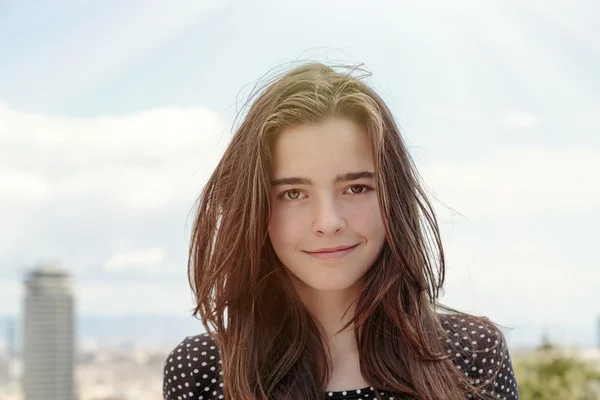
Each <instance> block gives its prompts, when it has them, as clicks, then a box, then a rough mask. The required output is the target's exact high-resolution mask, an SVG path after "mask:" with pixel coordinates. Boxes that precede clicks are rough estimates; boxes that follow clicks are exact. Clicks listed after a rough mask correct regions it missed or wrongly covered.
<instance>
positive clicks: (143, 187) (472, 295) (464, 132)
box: [0, 0, 600, 346]
mask: <svg viewBox="0 0 600 400" xmlns="http://www.w3.org/2000/svg"><path fill="white" fill-rule="evenodd" d="M36 7H37V8H32V7H31V6H28V5H26V4H24V3H22V2H18V1H4V2H1V3H0V60H1V61H0V313H5V314H18V313H20V312H21V307H22V305H21V304H22V296H23V292H24V291H23V287H22V281H23V278H24V275H25V273H26V271H28V270H29V269H30V268H32V267H34V266H35V265H40V264H42V263H47V262H55V263H58V264H60V265H63V266H64V267H65V268H67V269H69V270H70V271H71V272H72V274H73V276H74V278H75V281H76V295H77V307H78V312H79V313H81V314H85V315H127V314H136V313H138V314H140V313H143V314H157V315H158V314H162V315H182V316H184V315H189V313H190V309H191V308H192V298H191V292H190V290H189V287H188V284H187V278H186V268H187V250H188V242H189V232H190V227H191V224H192V223H193V218H194V203H195V201H196V199H197V197H198V195H199V193H200V191H201V189H202V185H203V184H204V182H206V180H207V178H208V177H209V176H210V173H211V172H212V168H214V166H215V165H216V163H217V162H218V160H219V157H220V154H221V153H222V151H223V149H224V148H225V146H226V145H227V142H228V140H229V138H230V137H231V132H232V127H233V123H234V118H235V116H236V114H237V113H238V112H239V111H240V110H242V109H243V105H244V102H245V100H246V97H247V96H248V95H249V94H250V91H251V89H252V87H253V86H254V84H256V83H257V82H260V79H261V78H262V77H263V76H265V74H267V76H269V74H274V73H276V72H279V71H281V68H285V67H286V66H289V63H291V62H302V61H324V62H337V63H346V64H359V63H363V68H365V69H367V70H368V71H370V72H371V73H372V74H373V75H372V76H371V77H370V78H368V79H367V82H368V83H369V84H370V85H371V86H373V87H374V88H375V90H377V92H378V93H379V94H380V95H381V96H382V97H383V99H384V100H385V101H386V102H387V104H388V105H389V107H390V109H391V110H392V112H393V114H394V117H395V118H396V121H397V122H398V124H399V126H400V128H401V131H402V134H403V136H404V138H405V140H406V142H407V143H408V145H409V148H410V152H411V155H412V157H413V158H414V160H415V163H416V164H417V168H418V169H419V171H420V173H421V175H422V176H423V179H424V182H425V184H426V188H427V190H428V192H429V193H430V195H431V199H432V200H433V201H434V205H435V208H436V211H437V212H438V217H439V219H440V228H441V231H442V235H443V236H442V238H443V241H444V249H445V251H446V255H447V279H446V287H445V293H444V296H443V298H442V302H443V303H445V304H447V305H450V306H452V307H455V308H458V309H461V310H463V311H467V312H472V313H477V314H480V315H486V316H488V317H489V318H491V319H492V320H494V321H497V322H498V323H500V324H502V325H503V326H505V327H508V328H509V330H510V332H509V333H508V334H507V339H508V340H509V342H513V343H515V344H526V343H528V344H530V343H531V342H532V341H533V340H537V338H538V336H539V335H540V334H541V333H544V332H546V333H547V334H548V335H549V336H550V337H551V338H552V339H554V340H555V341H558V342H561V343H564V344H576V345H585V346H589V345H592V344H594V343H596V342H597V341H598V340H600V332H598V331H599V330H600V322H598V321H599V320H598V318H599V316H600V305H599V304H600V294H599V293H600V264H599V261H598V256H597V248H598V245H597V240H598V239H599V238H600V236H599V235H598V233H597V226H598V225H600V134H599V133H600V75H599V74H598V73H597V71H598V70H600V30H598V29H597V25H596V24H597V21H598V18H600V4H599V3H598V2H596V1H594V0H590V1H584V0H577V1H568V2H567V1H541V0H540V1H533V0H532V1H528V2H520V1H517V0H506V1H490V2H479V1H475V0H457V1H453V2H447V1H442V0H424V1H421V2H409V1H398V0H395V1H371V2H369V3H368V5H367V4H366V3H365V2H364V1H356V0H346V1H337V0H334V1H328V2H321V1H316V0H305V1H302V2H300V1H296V2H290V1H275V0H270V1H269V0H264V1H259V0H257V1H253V2H242V1H225V0H224V1H210V0H205V1H202V2H198V1H180V2H167V1H145V2H141V1H119V2H117V1H91V2H76V1H55V2H52V3H51V4H50V2H45V3H40V4H38V5H37V6H36Z"/></svg>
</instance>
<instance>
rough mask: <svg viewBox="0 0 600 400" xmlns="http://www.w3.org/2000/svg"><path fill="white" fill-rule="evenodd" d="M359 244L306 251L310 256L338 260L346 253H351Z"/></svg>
mask: <svg viewBox="0 0 600 400" xmlns="http://www.w3.org/2000/svg"><path fill="white" fill-rule="evenodd" d="M357 246H358V244H355V245H354V246H350V247H346V248H342V249H339V250H333V251H331V250H328V251H317V252H309V251H307V252H306V253H307V254H308V255H309V256H311V257H313V258H316V259H319V260H337V259H340V258H343V257H345V256H346V255H348V254H350V253H351V252H352V251H353V250H354V249H355V248H356V247H357Z"/></svg>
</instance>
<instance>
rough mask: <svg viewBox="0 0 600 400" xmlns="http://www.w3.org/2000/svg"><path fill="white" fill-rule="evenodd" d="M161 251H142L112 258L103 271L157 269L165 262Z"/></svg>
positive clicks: (163, 253)
mask: <svg viewBox="0 0 600 400" xmlns="http://www.w3.org/2000/svg"><path fill="white" fill-rule="evenodd" d="M165 255H166V254H165V251H164V250H163V249H160V248H158V249H143V250H138V251H132V252H128V253H122V254H116V255H114V256H112V257H111V258H110V259H109V260H108V261H107V262H106V264H105V265H104V269H106V270H108V271H115V270H121V269H139V270H145V269H151V270H154V269H159V268H161V263H163V262H164V260H165Z"/></svg>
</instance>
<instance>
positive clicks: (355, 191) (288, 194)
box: [279, 185, 372, 200]
mask: <svg viewBox="0 0 600 400" xmlns="http://www.w3.org/2000/svg"><path fill="white" fill-rule="evenodd" d="M369 190H372V189H371V188H370V187H368V186H366V185H352V186H350V187H349V194H352V195H359V194H363V193H365V192H367V191H369ZM301 194H302V192H301V191H300V190H298V189H290V190H286V191H285V192H283V193H282V194H281V195H279V197H282V198H286V199H287V200H297V199H298V198H300V195H301Z"/></svg>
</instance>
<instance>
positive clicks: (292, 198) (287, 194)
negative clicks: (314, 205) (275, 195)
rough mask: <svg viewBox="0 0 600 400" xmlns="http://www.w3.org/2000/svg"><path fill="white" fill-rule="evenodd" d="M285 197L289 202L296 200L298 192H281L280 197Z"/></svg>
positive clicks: (293, 190)
mask: <svg viewBox="0 0 600 400" xmlns="http://www.w3.org/2000/svg"><path fill="white" fill-rule="evenodd" d="M290 193H292V194H293V193H297V195H290ZM286 196H287V198H288V199H289V200H296V199H297V198H298V197H299V196H300V191H299V190H297V189H292V190H286V191H285V192H283V193H282V194H281V196H280V197H286Z"/></svg>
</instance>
